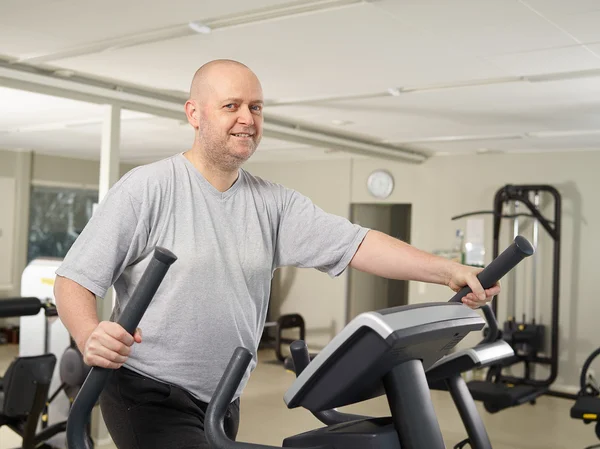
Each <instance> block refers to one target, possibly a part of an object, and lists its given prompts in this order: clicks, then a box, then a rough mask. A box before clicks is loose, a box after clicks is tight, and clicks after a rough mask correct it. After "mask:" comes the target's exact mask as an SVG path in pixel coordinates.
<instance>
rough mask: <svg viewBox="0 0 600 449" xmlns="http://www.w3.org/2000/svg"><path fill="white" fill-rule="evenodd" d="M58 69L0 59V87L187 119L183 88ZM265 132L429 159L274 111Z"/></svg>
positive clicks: (351, 150)
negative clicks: (65, 73) (123, 81)
mask: <svg viewBox="0 0 600 449" xmlns="http://www.w3.org/2000/svg"><path fill="white" fill-rule="evenodd" d="M57 72H58V73H60V71H57V70H53V69H41V68H37V67H33V66H30V65H25V64H18V63H10V62H2V61H0V86H4V87H9V88H13V89H19V90H25V91H29V92H35V93H39V94H44V95H51V96H55V97H62V98H68V99H71V100H76V101H82V102H87V103H95V104H112V105H115V106H119V107H121V108H123V109H129V110H132V111H139V112H144V113H148V114H152V115H155V116H159V117H166V118H170V119H174V120H186V116H185V113H184V110H183V105H184V103H185V101H186V99H187V94H186V93H184V92H181V94H176V93H173V94H171V95H166V94H164V93H161V92H158V91H152V90H150V89H141V88H138V87H136V86H127V85H125V84H117V83H114V82H108V81H103V80H97V79H92V78H87V77H83V76H80V75H73V76H70V77H65V76H61V75H59V74H57ZM263 135H264V136H265V137H272V138H277V139H281V140H286V141H291V142H296V143H302V144H308V145H312V146H315V147H318V148H326V149H333V150H337V151H345V152H348V153H355V154H361V155H370V156H374V157H379V158H384V159H389V160H395V161H402V162H412V163H421V162H424V161H425V160H426V159H427V156H426V155H425V154H423V153H420V152H417V151H415V150H413V149H411V148H409V147H406V146H402V145H394V144H388V143H381V141H380V140H375V139H369V138H368V137H365V136H357V135H353V134H350V133H344V134H341V133H334V132H332V131H330V130H328V129H326V128H320V127H317V126H314V125H311V124H307V123H300V122H296V121H292V120H284V119H281V118H279V117H276V116H273V115H270V114H265V122H264V126H263Z"/></svg>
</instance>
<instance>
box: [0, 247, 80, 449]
mask: <svg viewBox="0 0 600 449" xmlns="http://www.w3.org/2000/svg"><path fill="white" fill-rule="evenodd" d="M61 263H62V259H55V258H40V259H35V260H32V261H31V262H30V263H29V264H28V265H27V267H25V269H24V270H23V273H22V275H21V292H20V294H21V296H22V297H25V298H39V300H40V301H42V302H44V303H46V304H48V305H52V306H54V280H55V278H56V270H57V269H58V267H59V266H60V264H61ZM0 302H1V301H0ZM19 336H20V339H19V357H34V356H38V355H43V354H54V356H55V357H56V367H57V368H56V369H55V370H54V372H53V374H52V380H51V382H50V393H51V394H52V393H53V392H56V391H58V390H59V388H60V386H61V384H62V383H63V379H62V378H61V376H60V366H61V358H62V356H63V354H65V351H67V349H68V348H69V347H70V346H71V336H70V335H69V331H68V330H67V328H66V327H65V326H64V324H63V323H62V321H61V320H60V318H59V317H58V316H46V314H45V310H40V311H39V312H38V313H37V314H36V315H25V316H21V317H20V319H19ZM70 407H71V401H70V399H69V396H68V395H67V394H58V395H56V396H55V397H54V398H53V400H52V402H51V403H50V404H49V405H48V407H47V409H46V410H45V411H44V413H43V414H42V416H43V418H44V420H43V421H42V422H41V423H40V427H39V429H38V431H41V430H43V429H44V428H45V427H50V426H53V425H55V424H56V425H58V424H61V423H64V422H66V420H67V416H68V415H69V409H70ZM48 444H52V445H55V446H57V447H64V446H65V435H64V432H62V433H59V434H57V435H55V436H54V437H53V438H51V439H50V440H49V441H48Z"/></svg>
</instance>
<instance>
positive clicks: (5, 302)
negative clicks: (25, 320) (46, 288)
mask: <svg viewBox="0 0 600 449" xmlns="http://www.w3.org/2000/svg"><path fill="white" fill-rule="evenodd" d="M41 308H42V301H41V300H40V299H38V298H35V297H30V296H28V297H25V296H23V297H17V298H5V299H0V318H11V317H17V316H31V315H37V314H38V313H39V311H40V309H41Z"/></svg>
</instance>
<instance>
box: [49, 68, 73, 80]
mask: <svg viewBox="0 0 600 449" xmlns="http://www.w3.org/2000/svg"><path fill="white" fill-rule="evenodd" d="M54 74H55V75H58V76H64V77H65V78H70V77H72V76H73V75H75V72H74V71H73V70H68V69H59V70H55V71H54Z"/></svg>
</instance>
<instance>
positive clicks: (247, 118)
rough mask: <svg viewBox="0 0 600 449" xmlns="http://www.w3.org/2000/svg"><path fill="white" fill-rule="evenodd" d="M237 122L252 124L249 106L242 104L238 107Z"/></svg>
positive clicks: (252, 119) (252, 117) (252, 118)
mask: <svg viewBox="0 0 600 449" xmlns="http://www.w3.org/2000/svg"><path fill="white" fill-rule="evenodd" d="M238 122H239V123H242V124H244V125H248V126H252V125H254V116H253V115H252V111H251V110H250V108H248V107H247V106H243V107H241V108H240V109H239V115H238Z"/></svg>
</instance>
